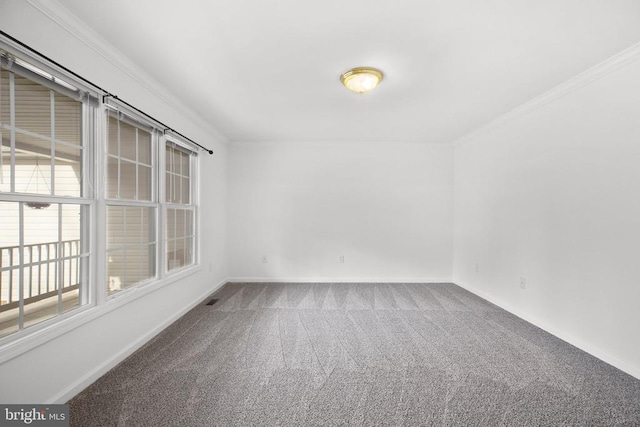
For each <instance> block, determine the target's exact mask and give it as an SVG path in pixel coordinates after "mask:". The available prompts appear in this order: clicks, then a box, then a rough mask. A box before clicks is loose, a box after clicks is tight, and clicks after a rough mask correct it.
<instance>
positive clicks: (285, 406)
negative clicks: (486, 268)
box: [69, 283, 640, 427]
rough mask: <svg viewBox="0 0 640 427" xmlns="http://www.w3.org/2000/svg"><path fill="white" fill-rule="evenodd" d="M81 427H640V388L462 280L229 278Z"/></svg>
mask: <svg viewBox="0 0 640 427" xmlns="http://www.w3.org/2000/svg"><path fill="white" fill-rule="evenodd" d="M215 297H216V298H219V301H218V302H217V303H216V304H215V305H212V306H207V305H204V304H202V305H200V306H198V307H196V308H195V309H193V310H192V311H190V312H189V313H187V314H186V315H185V316H183V317H182V318H181V319H179V320H178V321H177V322H175V323H174V324H173V325H171V326H170V327H169V328H168V329H166V330H165V331H163V332H162V333H161V334H160V335H158V336H157V337H156V338H155V339H154V340H152V341H151V342H149V343H148V344H147V345H145V346H144V347H143V348H142V349H140V350H139V351H137V352H136V353H134V354H133V355H132V356H131V357H129V358H128V359H126V360H125V361H124V362H122V363H121V364H120V365H118V366H117V367H116V368H115V369H113V370H111V371H110V372H108V373H107V374H106V375H104V376H103V377H102V378H100V379H99V380H98V381H96V382H95V383H94V384H93V385H91V386H90V387H89V388H88V389H86V390H85V391H83V392H82V393H80V394H79V395H78V396H76V397H75V398H74V399H72V400H71V401H70V402H69V403H70V405H71V421H72V423H71V424H72V425H74V426H83V427H86V426H210V425H211V426H213V425H220V426H278V425H289V426H319V425H335V426H337V425H357V426H374V425H391V426H402V425H408V426H416V425H434V426H469V425H473V426H500V425H504V426H547V425H548V426H558V425H579V426H583V425H591V426H608V425H619V426H638V425H640V380H637V379H635V378H633V377H631V376H629V375H627V374H625V373H623V372H621V371H619V370H617V369H615V368H613V367H611V366H609V365H607V364H606V363H604V362H602V361H600V360H598V359H596V358H594V357H592V356H590V355H588V354H586V353H584V352H582V351H581V350H578V349H577V348H575V347H573V346H571V345H569V344H567V343H565V342H564V341H562V340H560V339H558V338H555V337H554V336H552V335H549V334H547V333H546V332H544V331H542V330H540V329H538V328H536V327H534V326H532V325H530V324H528V323H527V322H525V321H523V320H521V319H519V318H518V317H515V316H513V315H511V314H509V313H507V312H505V311H504V310H502V309H500V308H498V307H496V306H494V305H492V304H490V303H488V302H487V301H485V300H483V299H481V298H479V297H477V296H475V295H473V294H471V293H469V292H467V291H465V290H463V289H461V288H460V287H458V286H455V285H453V284H280V283H271V284H227V285H226V286H225V287H224V288H222V289H221V290H220V291H219V292H218V293H217V294H216V295H215Z"/></svg>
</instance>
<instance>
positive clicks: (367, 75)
mask: <svg viewBox="0 0 640 427" xmlns="http://www.w3.org/2000/svg"><path fill="white" fill-rule="evenodd" d="M340 81H341V82H342V84H343V85H344V87H346V88H347V89H349V90H350V91H351V92H355V93H366V92H369V91H371V90H373V89H374V88H375V87H376V86H377V85H378V83H380V82H381V81H382V71H380V70H377V69H375V68H371V67H357V68H352V69H350V70H349V71H346V72H344V73H343V74H342V75H341V76H340Z"/></svg>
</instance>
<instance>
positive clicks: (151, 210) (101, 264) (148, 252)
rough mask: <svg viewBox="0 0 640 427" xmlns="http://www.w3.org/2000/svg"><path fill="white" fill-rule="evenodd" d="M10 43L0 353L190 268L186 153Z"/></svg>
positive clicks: (1, 131) (192, 232)
mask: <svg viewBox="0 0 640 427" xmlns="http://www.w3.org/2000/svg"><path fill="white" fill-rule="evenodd" d="M12 43H13V42H11V43H5V42H4V39H3V38H2V40H0V63H1V68H0V346H1V345H3V344H4V343H7V342H10V341H11V340H12V339H14V337H21V336H24V335H25V334H29V333H31V331H35V330H38V329H45V328H44V326H46V325H50V324H52V323H54V322H57V321H60V320H61V319H64V318H68V317H71V316H73V315H74V314H75V313H78V312H80V311H89V310H93V309H97V308H99V307H100V306H102V305H105V304H108V303H110V301H113V300H117V299H118V298H120V296H123V295H126V294H127V292H125V290H127V289H131V288H136V287H142V286H147V285H152V284H155V283H159V282H163V281H164V282H165V283H166V282H167V281H166V280H164V279H165V278H166V277H167V276H169V275H173V274H176V273H177V272H178V271H182V270H186V269H188V268H189V267H192V266H194V265H196V263H197V253H196V247H197V245H196V224H197V222H196V217H197V203H196V201H197V193H196V191H195V188H196V177H197V173H196V171H197V156H196V152H195V151H192V150H191V149H190V148H189V147H191V145H189V143H187V142H186V141H183V140H182V139H181V138H178V136H176V137H174V136H173V135H165V132H166V131H170V130H169V129H166V130H165V129H164V128H159V127H158V126H159V125H160V124H159V123H156V122H155V121H153V120H150V119H149V118H148V117H146V116H145V115H144V114H140V111H139V110H136V109H135V108H133V109H132V108H129V107H130V106H128V104H126V103H123V102H121V101H119V100H117V99H113V98H108V97H107V99H108V101H105V99H103V100H102V101H103V102H102V103H101V102H100V98H99V97H98V94H97V93H96V92H95V90H94V89H92V87H91V86H90V85H85V84H84V83H82V82H81V81H78V79H76V78H75V77H71V76H70V75H71V74H72V73H71V74H70V73H67V72H63V71H61V70H60V69H59V68H58V67H56V66H54V65H52V64H48V63H47V64H45V63H43V62H39V61H37V60H35V59H33V58H31V57H30V55H29V54H28V53H25V50H24V49H22V48H21V47H18V46H17V45H14V44H12ZM32 62H33V63H32ZM158 266H161V267H160V268H159V267H158ZM174 277H175V276H174ZM138 295H139V294H138ZM120 301H126V298H124V299H122V300H120ZM36 325H40V326H36ZM43 333H44V332H43Z"/></svg>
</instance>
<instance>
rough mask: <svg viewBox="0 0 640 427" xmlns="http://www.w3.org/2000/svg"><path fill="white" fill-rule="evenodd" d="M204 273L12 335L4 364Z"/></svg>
mask: <svg viewBox="0 0 640 427" xmlns="http://www.w3.org/2000/svg"><path fill="white" fill-rule="evenodd" d="M201 271H202V266H201V265H194V266H193V267H190V268H187V269H182V270H180V271H179V272H176V273H173V274H171V275H169V276H167V277H165V278H163V279H161V280H158V281H155V282H151V283H148V284H146V285H141V286H139V287H134V288H131V289H129V290H127V291H126V292H124V293H122V294H120V295H115V296H114V297H112V298H109V299H108V300H107V301H106V302H105V303H104V304H101V305H92V306H85V307H80V308H78V309H76V310H73V311H72V312H69V313H66V314H63V315H62V316H61V317H57V318H54V319H51V320H50V321H45V322H43V323H42V324H41V325H35V326H32V327H31V328H29V329H26V330H24V331H23V332H25V333H24V335H23V336H20V337H18V336H16V335H14V336H13V337H15V338H14V339H12V338H13V337H12V336H11V335H10V336H8V337H6V338H7V339H8V340H9V341H8V342H7V343H5V344H3V345H0V364H3V363H5V362H7V361H9V360H11V359H14V358H16V357H18V356H20V355H21V354H24V353H26V352H28V351H31V350H33V349H35V348H37V347H39V346H41V345H43V344H45V343H47V342H49V341H51V340H53V339H55V338H57V337H60V336H62V335H64V334H66V333H68V332H71V331H72V330H74V329H76V328H78V327H80V326H83V325H85V324H87V323H89V322H91V321H93V320H95V319H97V318H99V317H101V316H104V315H105V314H107V313H110V312H112V311H114V310H117V309H118V308H120V307H123V306H125V305H127V304H129V303H131V302H133V301H135V300H137V299H138V298H141V297H143V296H145V295H148V294H150V293H152V292H155V291H157V290H159V289H162V288H164V287H165V286H168V285H170V284H171V283H174V282H177V281H179V280H182V279H185V278H187V277H189V276H192V275H194V274H196V273H199V272H201Z"/></svg>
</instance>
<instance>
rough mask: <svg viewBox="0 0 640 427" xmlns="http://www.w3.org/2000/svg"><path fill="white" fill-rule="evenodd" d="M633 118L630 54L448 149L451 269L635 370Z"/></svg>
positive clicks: (637, 226)
mask: <svg viewBox="0 0 640 427" xmlns="http://www.w3.org/2000/svg"><path fill="white" fill-rule="evenodd" d="M639 118H640V62H634V63H631V65H627V66H626V67H624V68H621V69H619V70H617V71H614V72H612V73H610V74H608V75H605V76H604V77H601V78H599V79H597V80H595V81H592V82H591V83H590V84H588V85H586V86H583V87H580V88H579V89H577V90H575V91H573V92H571V93H569V94H567V95H565V96H563V97H560V98H558V99H555V100H554V101H553V102H551V103H549V104H547V105H544V106H542V107H541V108H538V109H536V110H533V111H530V112H529V113H527V114H525V115H522V116H520V117H516V118H513V119H512V120H511V121H509V122H507V123H504V124H502V125H500V126H498V127H496V128H494V129H493V130H489V131H487V132H484V133H482V134H480V135H479V136H477V137H475V138H473V139H472V140H471V141H469V142H465V143H462V144H460V145H458V146H456V148H455V166H454V169H455V184H454V186H455V196H454V199H455V208H454V211H455V231H454V253H455V256H454V276H453V277H454V281H455V282H456V283H458V284H460V285H463V286H465V287H467V288H469V289H470V290H473V291H474V292H477V293H479V294H480V295H483V296H485V297H487V298H488V299H490V300H492V301H494V302H496V303H497V304H498V305H501V306H503V307H504V308H507V309H509V310H510V311H512V312H514V313H516V314H518V315H520V316H521V317H524V318H525V319H527V320H529V321H531V322H532V323H535V324H538V325H540V326H542V327H543V328H544V329H547V330H548V331H550V332H552V333H555V334H556V335H558V336H560V337H561V338H563V339H565V340H568V341H569V342H572V343H574V344H576V345H577V346H578V347H581V348H582V349H584V350H587V351H589V352H591V353H592V354H594V355H596V356H598V357H600V358H601V359H604V360H605V361H608V362H609V363H611V364H614V365H616V366H618V367H620V368H622V369H624V370H626V371H627V372H629V373H632V374H633V375H635V376H636V377H639V378H640V308H639V303H640V120H639ZM476 264H477V266H478V271H476ZM520 277H523V278H525V279H526V289H525V290H523V289H521V288H520V283H519V282H520Z"/></svg>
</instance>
